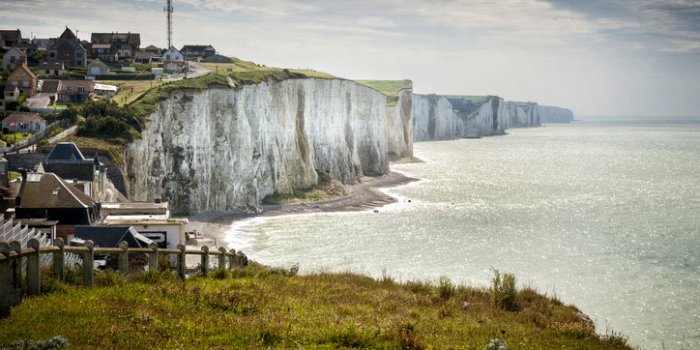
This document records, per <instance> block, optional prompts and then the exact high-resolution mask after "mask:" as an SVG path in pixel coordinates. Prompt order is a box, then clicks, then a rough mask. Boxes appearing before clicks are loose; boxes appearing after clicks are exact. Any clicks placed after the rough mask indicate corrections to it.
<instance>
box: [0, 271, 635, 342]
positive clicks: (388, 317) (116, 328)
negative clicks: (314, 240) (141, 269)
mask: <svg viewBox="0 0 700 350" xmlns="http://www.w3.org/2000/svg"><path fill="white" fill-rule="evenodd" d="M217 275H219V277H222V278H221V279H214V278H193V279H190V280H187V281H186V282H181V281H179V280H176V279H175V278H174V277H171V276H170V275H159V276H158V275H156V276H155V278H154V275H146V276H145V277H144V276H143V275H142V276H140V277H133V276H132V277H129V278H128V279H129V280H130V282H127V278H124V277H121V276H117V275H114V274H106V275H102V276H99V275H98V278H97V281H98V282H101V283H102V285H103V286H102V287H96V288H93V289H85V288H79V287H66V286H64V285H58V286H53V287H51V286H48V285H47V287H51V289H53V290H54V291H53V292H52V293H49V294H46V295H42V296H38V297H32V298H27V299H25V301H24V302H23V303H22V304H21V305H19V306H17V307H15V308H14V309H13V310H12V314H11V316H10V317H9V318H7V319H4V320H0V348H2V346H3V345H7V344H9V343H11V342H12V341H17V340H19V339H28V340H43V339H48V338H51V337H54V336H58V335H61V336H63V337H65V338H66V339H67V340H68V342H69V343H70V345H71V346H70V348H71V349H480V350H481V349H486V345H487V344H488V343H489V342H490V341H491V340H492V339H495V338H499V339H501V340H503V341H505V342H506V343H507V344H509V346H510V348H511V349H523V350H526V349H533V350H534V349H538V350H539V349H630V348H629V347H628V346H627V345H625V340H624V339H623V338H621V337H619V336H603V337H601V336H598V335H596V334H595V333H594V332H593V331H591V329H590V328H589V326H588V325H587V324H586V322H585V321H584V320H583V319H582V318H580V316H579V315H577V312H578V310H576V308H574V307H573V306H566V305H563V304H562V303H560V302H559V301H557V300H555V299H552V298H547V297H545V296H542V295H539V294H537V293H536V292H534V291H532V290H530V289H526V290H521V291H519V292H517V294H516V295H515V296H514V297H515V298H514V299H513V300H512V301H513V302H514V303H513V304H512V305H511V309H513V310H516V311H505V310H504V309H503V308H501V307H497V306H496V305H494V302H493V298H492V297H493V295H492V293H491V292H489V291H488V290H482V289H473V288H467V287H458V286H454V285H452V284H451V283H450V282H449V280H446V279H441V281H440V282H438V283H436V284H429V283H401V284H399V283H395V282H393V281H392V280H391V279H388V278H387V279H384V280H373V279H371V278H368V277H363V276H359V275H355V274H351V273H344V274H325V273H324V274H316V275H309V276H290V273H288V272H284V271H272V270H268V269H264V268H260V267H249V268H247V269H245V270H237V271H235V272H234V273H233V277H231V275H230V274H226V273H222V272H221V271H217ZM45 281H46V280H45Z"/></svg>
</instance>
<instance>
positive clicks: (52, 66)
mask: <svg viewBox="0 0 700 350" xmlns="http://www.w3.org/2000/svg"><path fill="white" fill-rule="evenodd" d="M36 70H37V72H38V73H39V76H41V77H46V78H61V77H63V75H64V74H65V73H66V64H65V63H63V62H49V61H44V62H41V64H40V65H39V67H38V68H37V69H36Z"/></svg>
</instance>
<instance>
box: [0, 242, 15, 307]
mask: <svg viewBox="0 0 700 350" xmlns="http://www.w3.org/2000/svg"><path fill="white" fill-rule="evenodd" d="M0 254H2V255H4V256H5V257H7V258H6V259H5V260H3V261H0V318H5V317H7V316H10V308H11V307H12V303H11V302H10V295H12V288H14V283H13V281H12V277H13V276H12V267H11V266H10V246H9V245H8V244H7V242H0Z"/></svg>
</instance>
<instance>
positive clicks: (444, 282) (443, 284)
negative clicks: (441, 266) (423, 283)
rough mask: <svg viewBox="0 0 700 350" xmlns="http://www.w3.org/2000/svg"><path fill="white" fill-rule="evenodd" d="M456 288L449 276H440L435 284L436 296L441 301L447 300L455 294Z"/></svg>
mask: <svg viewBox="0 0 700 350" xmlns="http://www.w3.org/2000/svg"><path fill="white" fill-rule="evenodd" d="M456 291H457V288H456V287H455V285H454V284H452V281H450V279H449V277H447V276H441V277H440V279H439V280H438V285H437V297H438V298H439V299H440V300H442V301H447V300H449V299H450V298H452V297H453V296H454V295H455V292H456Z"/></svg>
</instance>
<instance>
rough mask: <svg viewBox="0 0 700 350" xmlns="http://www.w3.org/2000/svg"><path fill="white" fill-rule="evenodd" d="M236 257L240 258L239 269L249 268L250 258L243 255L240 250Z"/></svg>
mask: <svg viewBox="0 0 700 350" xmlns="http://www.w3.org/2000/svg"><path fill="white" fill-rule="evenodd" d="M236 255H237V256H238V259H237V260H238V267H246V266H248V257H247V256H246V255H245V254H243V252H242V251H240V250H239V251H238V254H236Z"/></svg>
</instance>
